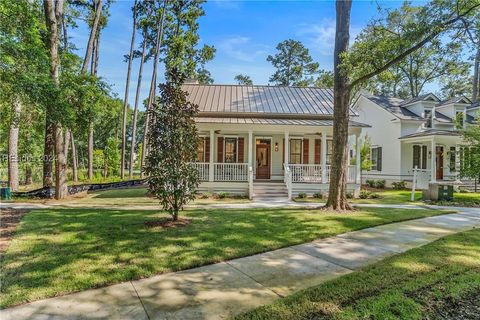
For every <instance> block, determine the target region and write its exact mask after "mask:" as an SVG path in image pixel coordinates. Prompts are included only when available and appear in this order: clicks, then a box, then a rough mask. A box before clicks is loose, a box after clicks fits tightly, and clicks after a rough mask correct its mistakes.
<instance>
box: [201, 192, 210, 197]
mask: <svg viewBox="0 0 480 320" xmlns="http://www.w3.org/2000/svg"><path fill="white" fill-rule="evenodd" d="M211 196H212V194H211V193H210V192H204V193H202V194H201V195H200V198H201V199H208V198H210V197H211Z"/></svg>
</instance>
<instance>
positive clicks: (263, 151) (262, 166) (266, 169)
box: [255, 140, 270, 179]
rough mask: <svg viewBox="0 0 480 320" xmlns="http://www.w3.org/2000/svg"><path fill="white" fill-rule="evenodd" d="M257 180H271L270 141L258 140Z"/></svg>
mask: <svg viewBox="0 0 480 320" xmlns="http://www.w3.org/2000/svg"><path fill="white" fill-rule="evenodd" d="M256 146H257V147H256V153H255V154H256V158H257V159H256V177H255V178H256V179H270V140H257V143H256Z"/></svg>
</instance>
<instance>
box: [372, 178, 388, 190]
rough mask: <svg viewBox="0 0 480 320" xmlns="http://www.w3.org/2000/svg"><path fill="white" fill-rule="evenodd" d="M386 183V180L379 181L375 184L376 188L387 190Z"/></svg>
mask: <svg viewBox="0 0 480 320" xmlns="http://www.w3.org/2000/svg"><path fill="white" fill-rule="evenodd" d="M386 183H387V182H386V181H385V180H377V181H376V182H375V188H377V189H385V184H386Z"/></svg>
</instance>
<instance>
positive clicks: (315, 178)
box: [285, 164, 357, 183]
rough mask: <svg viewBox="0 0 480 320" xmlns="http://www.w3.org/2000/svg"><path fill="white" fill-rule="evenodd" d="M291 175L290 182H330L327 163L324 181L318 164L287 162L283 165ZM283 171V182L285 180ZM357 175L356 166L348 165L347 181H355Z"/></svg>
mask: <svg viewBox="0 0 480 320" xmlns="http://www.w3.org/2000/svg"><path fill="white" fill-rule="evenodd" d="M285 168H288V169H289V171H290V172H291V175H292V183H311V182H315V183H328V182H330V169H331V166H330V165H327V166H326V170H325V178H326V179H325V181H322V166H321V165H318V164H288V165H285ZM286 173H287V171H285V183H286V182H287V181H286ZM356 177H357V167H356V166H354V165H349V166H348V170H347V182H348V183H355V181H356Z"/></svg>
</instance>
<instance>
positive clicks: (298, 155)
mask: <svg viewBox="0 0 480 320" xmlns="http://www.w3.org/2000/svg"><path fill="white" fill-rule="evenodd" d="M289 149H290V162H289V163H293V164H300V163H302V139H290V148H289Z"/></svg>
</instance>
